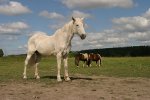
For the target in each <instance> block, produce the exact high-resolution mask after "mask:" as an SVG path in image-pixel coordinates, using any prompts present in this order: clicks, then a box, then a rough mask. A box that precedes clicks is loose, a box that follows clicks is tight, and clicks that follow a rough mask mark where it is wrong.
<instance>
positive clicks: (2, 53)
mask: <svg viewBox="0 0 150 100" xmlns="http://www.w3.org/2000/svg"><path fill="white" fill-rule="evenodd" d="M3 55H4V52H3V50H2V49H0V57H3Z"/></svg>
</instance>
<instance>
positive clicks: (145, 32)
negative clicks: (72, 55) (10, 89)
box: [0, 0, 150, 55]
mask: <svg viewBox="0 0 150 100" xmlns="http://www.w3.org/2000/svg"><path fill="white" fill-rule="evenodd" d="M72 16H73V17H80V18H82V17H84V18H85V20H84V23H85V31H86V33H87V37H86V39H85V40H81V39H80V37H78V36H77V35H75V36H74V38H73V40H72V48H71V50H72V51H77V50H85V49H101V48H112V47H125V46H141V45H142V46H143V45H146V46H147V45H150V0H0V48H1V49H3V51H4V54H5V55H14V54H25V53H26V52H27V41H28V39H29V37H30V36H32V33H33V32H35V31H41V32H45V33H47V35H52V34H54V33H55V31H56V30H57V29H59V28H61V27H62V26H63V25H64V24H65V23H67V22H69V21H70V20H71V18H72Z"/></svg>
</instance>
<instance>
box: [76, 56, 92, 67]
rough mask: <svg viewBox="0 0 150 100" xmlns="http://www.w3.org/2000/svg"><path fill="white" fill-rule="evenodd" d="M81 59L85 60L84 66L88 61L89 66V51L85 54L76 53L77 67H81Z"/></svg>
mask: <svg viewBox="0 0 150 100" xmlns="http://www.w3.org/2000/svg"><path fill="white" fill-rule="evenodd" d="M80 61H83V67H84V64H85V63H86V65H88V66H89V64H88V54H87V53H85V54H83V53H78V54H76V55H75V65H76V66H77V67H79V62H80Z"/></svg>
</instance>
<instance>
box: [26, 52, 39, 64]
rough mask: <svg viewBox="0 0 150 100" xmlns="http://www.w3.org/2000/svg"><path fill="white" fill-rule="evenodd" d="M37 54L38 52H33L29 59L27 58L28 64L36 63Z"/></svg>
mask: <svg viewBox="0 0 150 100" xmlns="http://www.w3.org/2000/svg"><path fill="white" fill-rule="evenodd" d="M37 56H38V53H37V52H35V53H34V54H33V55H32V56H31V57H30V59H29V61H28V66H34V65H35V64H36V62H37V59H38V57H37Z"/></svg>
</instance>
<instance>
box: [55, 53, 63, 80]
mask: <svg viewBox="0 0 150 100" xmlns="http://www.w3.org/2000/svg"><path fill="white" fill-rule="evenodd" d="M56 57H57V81H58V82H61V81H62V79H61V76H60V69H61V59H62V55H61V54H60V53H59V54H57V56H56Z"/></svg>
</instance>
